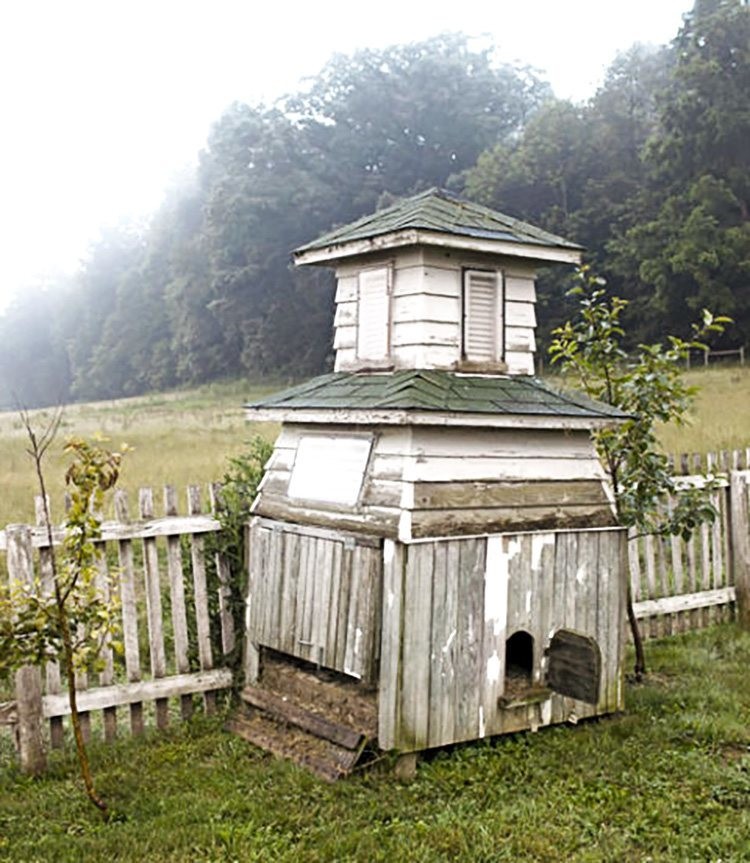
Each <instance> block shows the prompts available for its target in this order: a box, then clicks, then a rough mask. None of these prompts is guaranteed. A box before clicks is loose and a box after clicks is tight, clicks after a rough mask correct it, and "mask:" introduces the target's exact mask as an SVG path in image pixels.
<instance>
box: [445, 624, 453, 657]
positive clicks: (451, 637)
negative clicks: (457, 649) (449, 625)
mask: <svg viewBox="0 0 750 863" xmlns="http://www.w3.org/2000/svg"><path fill="white" fill-rule="evenodd" d="M455 637H456V630H455V629H454V630H453V632H451V634H450V635H449V636H448V640H447V641H446V642H445V644H444V645H443V653H447V652H448V651H449V650H450V649H451V644H453V640H454V639H455Z"/></svg>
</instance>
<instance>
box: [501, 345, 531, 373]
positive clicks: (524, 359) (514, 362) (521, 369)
mask: <svg viewBox="0 0 750 863" xmlns="http://www.w3.org/2000/svg"><path fill="white" fill-rule="evenodd" d="M505 364H506V365H507V367H508V373H509V374H512V375H533V374H534V355H533V354H531V353H528V352H527V351H506V352H505Z"/></svg>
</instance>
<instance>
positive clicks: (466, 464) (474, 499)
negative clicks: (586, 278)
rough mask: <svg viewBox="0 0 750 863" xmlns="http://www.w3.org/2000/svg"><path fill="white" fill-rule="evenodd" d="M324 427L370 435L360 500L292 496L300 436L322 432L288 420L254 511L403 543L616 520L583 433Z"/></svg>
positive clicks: (331, 431) (328, 430)
mask: <svg viewBox="0 0 750 863" xmlns="http://www.w3.org/2000/svg"><path fill="white" fill-rule="evenodd" d="M325 431H326V434H332V435H333V434H336V435H342V436H346V435H353V434H359V435H361V434H362V433H363V431H364V432H365V433H369V434H371V435H372V439H373V445H372V451H371V454H370V460H369V463H368V466H367V470H366V473H365V479H364V483H363V486H362V492H361V494H360V498H359V500H358V501H357V503H356V504H354V505H352V506H343V505H340V504H327V503H323V502H316V501H307V500H299V499H294V498H291V497H290V496H289V493H288V492H289V480H290V477H291V471H292V468H293V466H294V459H295V455H296V451H297V447H298V445H299V441H300V439H301V438H303V437H304V436H306V435H310V434H316V433H317V434H320V427H318V426H313V425H303V424H286V425H285V426H284V427H283V429H282V432H281V435H280V436H279V438H278V440H277V441H276V445H275V448H274V452H273V455H272V457H271V459H270V461H269V463H268V468H267V472H266V476H265V478H264V480H263V482H262V484H261V487H260V494H259V497H258V499H257V501H256V503H255V507H254V512H255V513H256V514H257V515H263V516H266V517H268V518H277V519H282V520H284V521H290V522H298V523H300V524H311V525H319V526H323V527H332V528H341V529H343V530H353V531H356V532H363V533H370V534H374V535H377V536H383V537H390V538H400V539H402V540H407V541H408V540H410V539H412V538H414V537H429V536H461V535H467V534H477V533H482V534H483V533H488V532H493V531H498V532H499V531H509V530H528V529H542V528H543V529H560V528H572V527H583V526H586V527H592V526H609V525H613V524H614V514H613V510H612V506H611V504H610V501H609V498H608V496H607V490H606V484H605V477H604V473H603V471H602V468H601V465H600V464H599V461H598V459H597V458H596V455H595V453H594V450H593V448H592V445H591V440H590V437H589V434H588V432H586V431H575V432H571V431H567V432H566V431H562V430H554V429H550V430H546V431H530V430H519V431H516V430H511V429H460V428H452V429H431V428H426V427H393V426H380V427H370V428H366V429H363V428H362V427H354V426H333V425H331V426H326V429H325Z"/></svg>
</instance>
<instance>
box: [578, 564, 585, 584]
mask: <svg viewBox="0 0 750 863" xmlns="http://www.w3.org/2000/svg"><path fill="white" fill-rule="evenodd" d="M576 582H577V583H578V584H580V585H584V584H586V570H585V569H584V568H583V567H582V566H579V567H578V570H577V571H576Z"/></svg>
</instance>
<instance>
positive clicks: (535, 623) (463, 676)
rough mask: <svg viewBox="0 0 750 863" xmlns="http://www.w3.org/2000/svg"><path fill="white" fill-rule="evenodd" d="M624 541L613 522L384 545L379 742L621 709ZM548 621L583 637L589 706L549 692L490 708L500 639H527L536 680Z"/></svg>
mask: <svg viewBox="0 0 750 863" xmlns="http://www.w3.org/2000/svg"><path fill="white" fill-rule="evenodd" d="M625 542H626V539H625V532H624V531H623V530H621V529H614V530H591V531H565V532H562V531H561V532H551V533H526V534H515V535H514V534H505V535H498V536H492V537H482V538H467V539H450V540H441V541H434V542H418V543H414V544H411V545H404V544H401V543H397V542H391V541H386V544H385V549H384V574H383V590H384V597H383V609H384V611H383V626H382V648H381V653H382V661H381V688H380V704H379V742H380V746H381V747H383V748H385V749H390V748H397V749H400V750H402V751H414V750H420V749H427V748H430V747H434V746H443V745H447V744H450V743H454V742H458V741H462V740H473V739H476V738H481V737H485V736H490V735H494V734H503V733H508V732H513V731H518V730H522V729H528V728H531V729H536V728H538V727H540V726H543V725H549V724H553V723H560V722H565V721H569V720H573V721H575V720H577V719H582V718H585V717H588V716H595V715H598V714H603V713H609V712H612V711H616V710H619V709H621V708H622V707H623V690H622V656H623V649H624V642H625V633H624V627H623V622H624V619H625V604H624V603H625V594H626V571H627V570H626V562H625V553H626V552H625ZM560 629H567V630H571V631H573V632H576V633H579V634H580V635H583V636H588V637H591V638H593V639H595V641H596V643H597V645H598V647H599V649H600V651H601V660H602V673H601V681H600V688H599V699H598V702H597V703H596V704H588V703H585V702H582V701H578V700H575V699H572V698H569V697H566V696H563V695H560V694H558V693H552V694H549V695H547V697H544V698H542V699H541V700H536V701H530V702H529V703H522V704H520V705H519V706H511V707H499V706H498V699H499V698H501V697H502V696H503V693H504V691H505V672H506V668H505V644H506V639H507V638H508V637H510V636H511V635H512V634H513V633H514V632H517V631H519V630H524V631H526V632H527V633H529V634H530V635H531V636H533V639H534V657H533V681H534V683H536V684H538V685H542V684H544V683H545V680H546V671H547V669H546V656H545V650H546V648H547V647H548V646H549V644H550V641H551V639H552V637H553V635H554V634H555V632H556V631H557V630H560Z"/></svg>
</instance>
